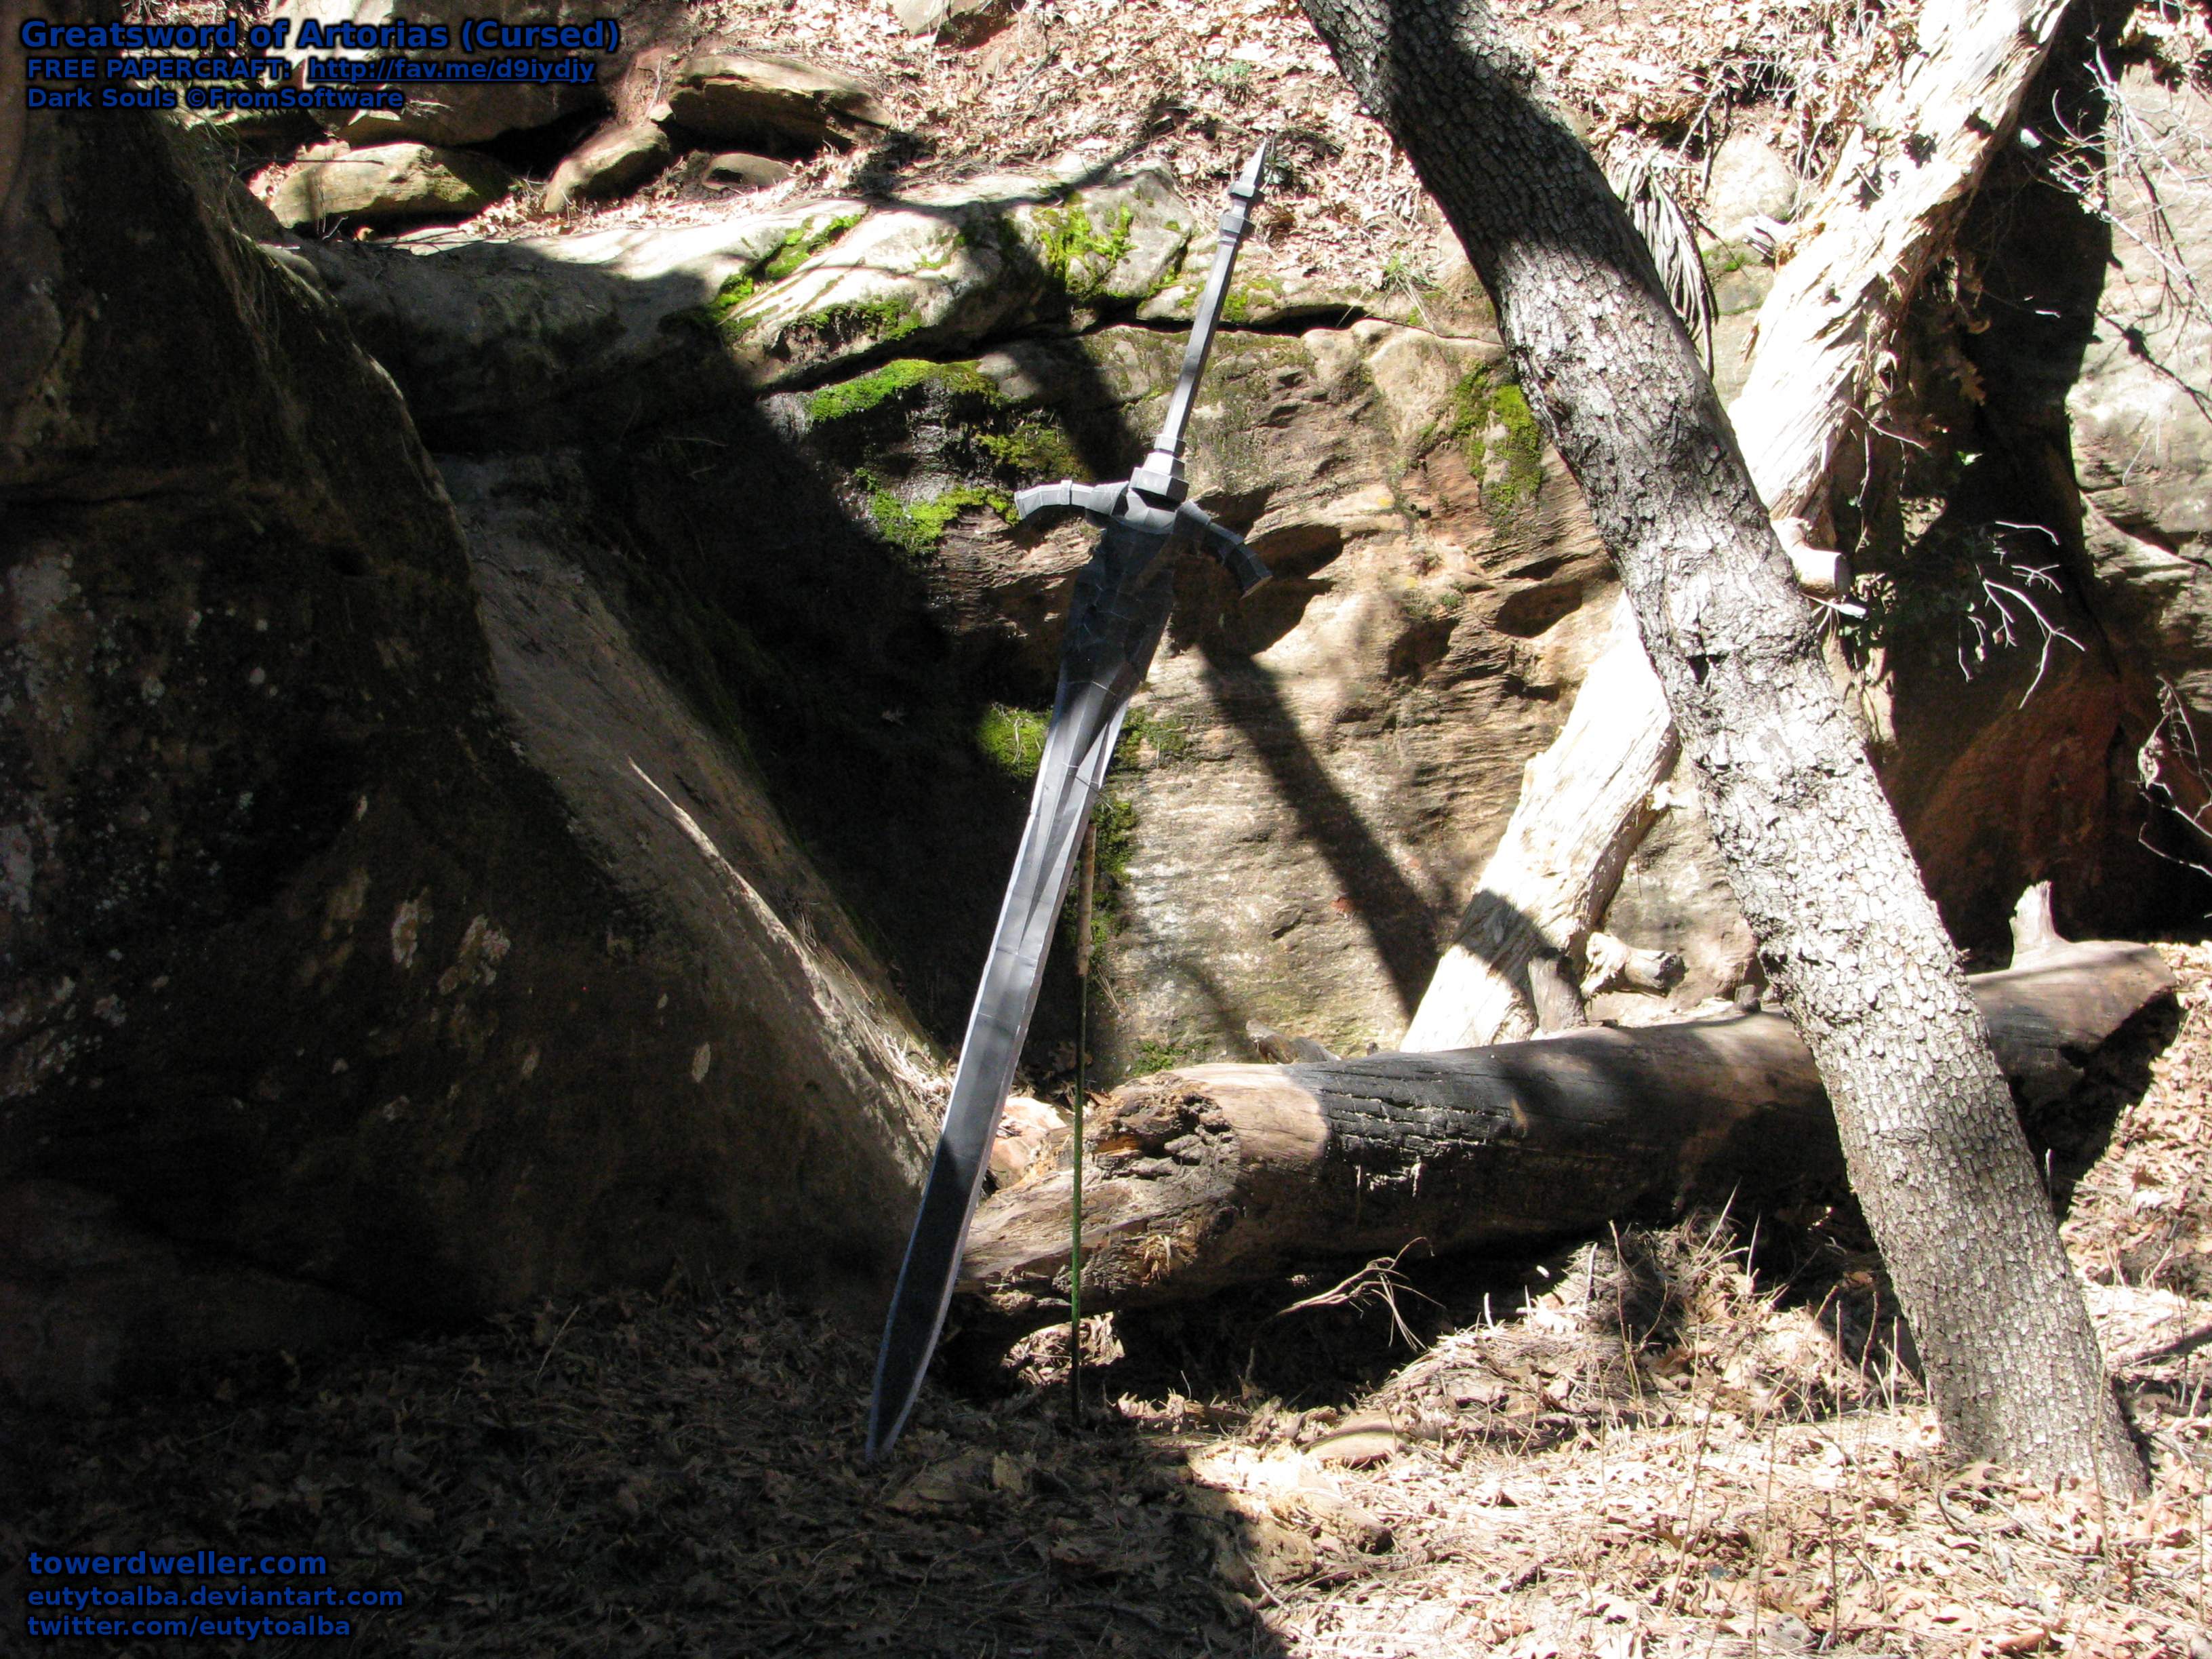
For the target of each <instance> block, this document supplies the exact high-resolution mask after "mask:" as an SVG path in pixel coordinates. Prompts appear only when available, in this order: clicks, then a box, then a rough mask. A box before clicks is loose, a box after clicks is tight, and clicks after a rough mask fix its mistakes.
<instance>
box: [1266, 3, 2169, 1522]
mask: <svg viewBox="0 0 2212 1659" xmlns="http://www.w3.org/2000/svg"><path fill="white" fill-rule="evenodd" d="M1307 9H1308V11H1309V13H1310V15H1311V16H1312V17H1313V19H1314V21H1315V22H1316V25H1317V26H1318V27H1320V29H1321V32H1322V34H1323V36H1324V37H1325V38H1326V39H1327V40H1328V43H1329V45H1330V46H1331V48H1332V49H1333V50H1334V52H1335V54H1336V58H1337V62H1338V64H1339V65H1340V67H1341V68H1342V70H1344V72H1345V74H1346V76H1347V78H1348V79H1349V80H1350V81H1351V82H1352V86H1353V88H1355V90H1356V91H1357V92H1358V94H1359V95H1360V97H1361V99H1362V100H1363V101H1364V103H1365V104H1366V106H1367V107H1368V108H1369V109H1370V111H1372V112H1374V113H1375V114H1376V115H1377V116H1378V117H1379V118H1381V119H1382V121H1383V125H1385V126H1386V127H1388V128H1389V130H1390V131H1391V132H1392V134H1393V135H1394V136H1395V137H1396V138H1397V140H1398V142H1399V143H1400V144H1401V146H1402V147H1403V148H1404V149H1405V150H1406V152H1407V155H1408V157H1409V158H1410V159H1411V160H1412V161H1413V166H1414V168H1415V170H1416V172H1418V173H1419V175H1420V177H1421V179H1422V181H1423V182H1424V183H1425V185H1427V186H1428V188H1429V191H1430V192H1431V194H1432V195H1433V196H1434V197H1436V199H1437V203H1438V204H1439V205H1441V206H1442V208H1443V211H1444V214H1445V216H1446V217H1447V219H1448V220H1449V222H1450V223H1451V225H1452V228H1453V229H1454V230H1455V231H1456V232H1457V233H1458V234H1459V239H1460V241H1461V243H1462V246H1464V247H1465V248H1466V250H1467V253H1468V258H1469V259H1470V260H1471V261H1472V262H1473V264H1474V268H1475V270H1476V271H1477V272H1478V273H1479V274H1480V276H1481V277H1482V279H1483V283H1484V285H1485V286H1486V288H1487V289H1489V290H1490V294H1491V296H1492V300H1493V301H1494V302H1495V303H1496V306H1497V307H1498V323H1499V328H1500V331H1501V332H1502V333H1503V335H1504V339H1505V343H1506V347H1507V349H1508V351H1509V352H1510V355H1511V357H1512V360H1513V363H1514V367H1515V368H1516V371H1517V372H1518V374H1519V378H1520V380H1521V384H1522V386H1523V387H1524V388H1525V389H1526V390H1527V392H1528V394H1529V401H1530V404H1531V405H1532V406H1533V407H1534V410H1535V411H1536V415H1537V418H1538V420H1539V421H1540V422H1541V424H1542V426H1543V428H1544V430H1545V433H1546V435H1547V437H1549V438H1550V439H1551V441H1552V442H1553V445H1554V446H1555V447H1557V449H1558V450H1559V454H1560V456H1561V458H1562V459H1564V460H1565V462H1566V465H1567V466H1568V468H1569V469H1570V470H1571V471H1572V472H1573V473H1574V475H1575V477H1576V478H1577V481H1578V482H1579V483H1581V485H1582V489H1583V495H1584V497H1585V499H1586V500H1587V501H1588V502H1589V508H1590V513H1591V517H1592V519H1593V520H1594V521H1595V524H1596V526H1597V529H1598V532H1599V534H1600V535H1601V537H1602V538H1604V540H1605V543H1606V544H1607V547H1608V549H1610V550H1611V551H1612V553H1613V558H1614V561H1615V562H1616V564H1617V566H1618V567H1619V569H1620V577H1621V582H1622V586H1624V587H1625V588H1626V591H1627V593H1628V597H1629V600H1630V603H1631V604H1632V605H1633V606H1634V607H1635V611H1636V618H1637V624H1638V629H1639V630H1640V631H1641V633H1642V635H1643V638H1644V648H1645V651H1646V652H1647V653H1648V654H1649V655H1650V659H1651V663H1652V666H1653V668H1654V669H1655V670H1656V672H1657V674H1658V677H1659V682H1660V684H1661V686H1662V689H1663V690H1664V691H1665V694H1666V698H1667V703H1668V708H1670V709H1671V710H1672V711H1673V713H1674V723H1675V726H1676V728H1677V730H1678V731H1679V732H1680V738H1681V742H1682V744H1683V749H1684V751H1685V752H1686V754H1687V755H1688V756H1689V757H1690V761H1691V763H1692V766H1693V767H1694V768H1695V769H1696V771H1697V773H1698V775H1699V781H1700V783H1701V786H1702V787H1703V789H1704V792H1705V798H1706V803H1707V813H1708V817H1710V819H1711V823H1712V827H1713V833H1714V838H1715V841H1716V842H1717V845H1718V847H1719V849H1720V852H1721V855H1722V857H1723V860H1725V862H1726V864H1727V866H1728V870H1729V878H1730V882H1731V884H1732V885H1733V886H1734V888H1735V896H1736V899H1737V902H1738V903H1739V904H1741V907H1742V908H1743V913H1744V916H1745V919H1746V920H1747V921H1748V922H1749V923H1750V925H1751V928H1752V932H1753V935H1754V936H1755V937H1756V938H1757V939H1758V940H1759V950H1760V955H1761V958H1762V961H1763V962H1764V963H1765V968H1766V970H1767V976H1768V978H1769V979H1770V981H1772V982H1773V984H1774V985H1775V986H1776V987H1777V988H1778V990H1779V992H1780V993H1781V995H1782V999H1783V1005H1784V1008H1785V1009H1786V1010H1787V1011H1788V1012H1789V1013H1790V1017H1791V1018H1792V1019H1793V1020H1794V1021H1795V1022H1796V1025H1797V1028H1798V1030H1800V1031H1801V1032H1802V1033H1803V1035H1804V1037H1805V1040H1806V1042H1807V1045H1808V1047H1809V1048H1810V1049H1811V1050H1812V1054H1813V1058H1814V1064H1815V1065H1816V1066H1817V1067H1818V1069H1819V1072H1820V1078H1821V1080H1822V1082H1823V1083H1824V1084H1825V1085H1826V1089H1827V1093H1828V1097H1829V1099H1830V1101H1831V1102H1832V1104H1833V1107H1834V1110H1835V1115H1836V1120H1837V1124H1838V1130H1839V1133H1840V1139H1841V1140H1842V1143H1843V1147H1844V1156H1845V1158H1846V1159H1847V1161H1848V1164H1849V1167H1850V1176H1851V1185H1852V1188H1853V1190H1854V1191H1855V1192H1856V1193H1857V1195H1858V1198H1859V1200H1860V1202H1861V1204H1862V1206H1863V1208H1864V1209H1865V1211H1866V1212H1867V1217H1868V1220H1869V1223H1870V1224H1871V1225H1872V1226H1873V1228H1874V1231H1875V1237H1876V1239H1877V1240H1878V1241H1879V1243H1881V1247H1882V1251H1883V1254H1884V1255H1885V1257H1886V1258H1887V1261H1888V1265H1889V1269H1890V1274H1891V1278H1892V1279H1893V1282H1894V1283H1895V1285H1896V1287H1897V1291H1898V1294H1899V1299H1900V1300H1901V1302H1902V1303H1903V1304H1904V1307H1905V1312H1906V1314H1907V1316H1909V1317H1910V1318H1911V1321H1912V1324H1913V1330H1914V1334H1915V1335H1916V1337H1917V1340H1918V1343H1919V1346H1920V1352H1921V1354H1922V1356H1923V1359H1924V1360H1925V1361H1926V1364H1927V1367H1928V1374H1929V1385H1930V1389H1931V1392H1932V1393H1933V1395H1934V1396H1935V1400H1936V1410H1937V1413H1938V1416H1939V1417H1940V1419H1941V1420H1942V1425H1943V1428H1944V1431H1945V1434H1946V1437H1947V1440H1948V1447H1949V1450H1950V1453H1951V1455H1953V1456H1954V1457H1960V1458H1973V1457H1987V1458H1990V1459H1993V1460H1996V1461H1999V1462H2006V1463H2010V1464H2013V1465H2015V1466H2017V1467H2020V1468H2024V1469H2026V1470H2027V1472H2029V1473H2030V1474H2033V1475H2034V1476H2037V1477H2038V1478H2041V1479H2045V1480H2050V1479H2053V1478H2055V1477H2057V1476H2060V1475H2070V1476H2076V1477H2081V1478H2085V1479H2092V1480H2096V1481H2098V1482H2099V1483H2100V1486H2102V1487H2103V1488H2104V1489H2105V1490H2106V1491H2107V1492H2112V1493H2113V1494H2115V1495H2117V1496H2132V1495H2134V1494H2136V1493H2138V1492H2141V1491H2142V1487H2143V1474H2142V1466H2141V1464H2140V1462H2139V1461H2138V1460H2137V1458H2136V1455H2135V1451H2134V1449H2133V1447H2132V1446H2131V1444H2130V1442H2129V1440H2128V1437H2127V1432H2126V1430H2125V1428H2124V1425H2122V1423H2121V1420H2120V1415H2119V1410H2118V1402H2117V1401H2115V1399H2114V1398H2113V1395H2112V1390H2111V1388H2110V1386H2109V1384H2108V1383H2107V1382H2106V1378H2105V1375H2104V1367H2103V1364H2102V1361H2101V1358H2100V1355H2099V1353H2098V1351H2097V1341H2096V1334H2095V1332H2094V1331H2093V1328H2091V1326H2090V1323H2089V1317H2088V1313H2087V1309H2086V1307H2085V1306H2084V1304H2083V1302H2082V1299H2081V1292H2080V1290H2079V1287H2078V1285H2076V1283H2075V1279H2074V1275H2073V1269H2072V1267H2071V1265H2070V1264H2069V1262H2068V1261H2067V1259H2066V1255H2065V1251H2064V1250H2063V1248H2062V1247H2061V1246H2060V1243H2059V1239H2058V1230H2057V1225H2055V1223H2054V1222H2053V1221H2052V1218H2051V1210H2050V1206H2049V1204H2048V1203H2047V1202H2046V1201H2045V1193H2044V1190H2043V1187H2042V1183H2041V1182H2040V1181H2039V1179H2038V1178H2037V1175H2036V1170H2035V1166H2034V1164H2033V1160H2032V1158H2030V1156H2029V1153H2028V1149H2027V1141H2026V1139H2024V1138H2023V1137H2022V1135H2021V1129H2020V1123H2019V1121H2018V1119H2017V1118H2016V1117H2015V1115H2014V1113H2013V1109H2012V1100H2011V1096H2010V1094H2009V1092H2008V1091H2007V1089H2006V1086H2005V1080H2004V1075H2003V1073H2002V1072H2001V1071H2000V1070H1999V1069H1998V1066H1997V1064H1996V1059H1995V1057H1994V1056H1993V1055H1992V1054H1991V1053H1990V1044H1989V1038H1988V1034H1987V1032H1986V1031H1985V1030H1984V1028H1983V1024H1982V1020H1981V1017H1980V1015H1979V1013H1978V1012H1977V1010H1976V1009H1975V1006H1974V1004H1973V1001H1972V997H1971V996H1970V995H1969V994H1968V992H1967V988H1966V976H1965V975H1963V974H1962V973H1961V972H1960V969H1959V965H1958V962H1957V959H1956V957H1955V956H1954V953H1953V951H1952V948H1951V945H1950V941H1949V939H1948V938H1946V936H1945V934H1944V931H1943V926H1942V921H1941V919H1940V918H1939V917H1938V916H1937V915H1936V907H1935V904H1934V903H1933V902H1932V901H1930V900H1929V897H1928V894H1927V891H1926V889H1925V888H1924V887H1923V884H1922V883H1921V881H1920V876H1919V872H1918V870H1917V868H1916V867H1915V866H1914V864H1913V860H1912V854H1911V849H1910V848H1908V847H1907V846H1906V845H1905V836H1904V832H1903V831H1902V829H1899V825H1898V822H1897V817H1896V814H1895V813H1894V812H1893V811H1891V809H1890V805H1889V802H1888V801H1887V799H1885V798H1884V796H1883V794H1882V793H1881V784H1880V782H1879V781H1878V780H1877V779H1876V778H1875V772H1874V767H1873V764H1872V763H1871V762H1870V761H1869V759H1868V757H1867V752H1866V749H1865V746H1864V744H1862V743H1861V742H1860V740H1859V737H1858V733H1857V730H1856V728H1855V727H1854V726H1852V724H1851V720H1850V715H1849V714H1848V713H1847V712H1846V710H1845V708H1844V702H1843V700H1842V698H1841V697H1840V696H1838V692H1837V690H1836V688H1835V686H1834V684H1832V681H1831V680H1830V678H1829V676H1828V671H1827V666H1826V662H1825V661H1824V660H1823V658H1822V654H1821V650H1820V623H1819V619H1818V618H1817V617H1816V616H1815V615H1814V610H1813V607H1812V605H1810V603H1809V602H1808V600H1807V599H1805V597H1804V596H1803V595H1802V593H1801V592H1799V591H1798V588H1797V584H1796V579H1795V576H1794V574H1793V572H1792V570H1791V568H1790V561H1789V559H1788V558H1787V556H1785V555H1784V551H1783V549H1782V546H1781V544H1780V543H1779V541H1778V539H1777V538H1776V536H1775V532H1774V530H1773V527H1772V526H1771V525H1770V524H1769V523H1768V521H1767V517H1766V513H1765V508H1764V507H1762V506H1761V505H1760V502H1759V493H1758V490H1757V489H1756V487H1755V486H1754V485H1753V482H1752V478H1751V475H1750V472H1749V471H1748V470H1747V467H1746V465H1745V463H1744V459H1743V455H1742V453H1741V450H1740V449H1739V448H1738V447H1737V445H1736V441H1735V435H1734V432H1733V431H1732V429H1731V428H1730V427H1729V422H1728V417H1727V416H1726V414H1725V413H1724V412H1723V410H1722V408H1721V405H1720V399H1719V398H1718V397H1717V395H1716V393H1715V392H1714V391H1713V387H1712V383H1711V380H1709V379H1708V378H1707V377H1706V375H1705V371H1704V369H1703V368H1702V367H1701V366H1700V364H1699V359H1698V355H1697V352H1696V349H1695V348H1694V347H1692V344H1691V343H1690V340H1689V337H1688V336H1687V335H1686V333H1685V332H1684V331H1683V328H1682V325H1681V323H1680V320H1679V319H1677V318H1676V317H1675V315H1674V312H1673V310H1672V309H1671V308H1670V307H1668V303H1667V300H1666V297H1665V295H1664V294H1663V292H1662V289H1661V287H1660V283H1659V279H1658V276H1657V275H1656V272H1655V271H1654V270H1653V268H1652V264H1651V258H1650V253H1649V252H1648V251H1647V250H1646V249H1645V248H1644V246H1643V244H1642V242H1641V240H1639V239H1638V237H1637V235H1636V234H1635V232H1634V230H1633V228H1632V227H1631V226H1630V224H1629V223H1628V221H1627V218H1626V215H1625V214H1624V213H1623V211H1622V210H1621V208H1620V204H1619V203H1618V202H1617V201H1616V200H1615V199H1614V197H1613V194H1612V192H1611V191H1610V190H1608V189H1607V185H1606V183H1605V179H1604V177H1603V175H1602V174H1601V173H1600V172H1599V171H1598V168H1597V165H1596V163H1595V161H1593V160H1592V159H1591V158H1590V155H1589V152H1588V151H1587V150H1585V149H1583V145H1582V143H1581V142H1580V141H1579V140H1578V139H1577V138H1576V137H1575V136H1574V134H1573V133H1572V132H1571V131H1570V130H1569V129H1568V128H1567V126H1566V125H1565V124H1564V123H1563V122H1561V121H1560V120H1559V118H1558V117H1556V116H1555V115H1553V113H1552V112H1550V111H1549V110H1547V109H1546V108H1545V107H1543V106H1541V105H1540V104H1538V103H1537V102H1535V101H1534V100H1533V99H1532V97H1531V96H1530V92H1529V89H1530V88H1533V87H1534V85H1535V83H1536V78H1537V77H1536V74H1535V70H1534V66H1533V65H1532V64H1530V63H1529V61H1528V58H1526V57H1525V56H1524V55H1523V54H1522V52H1521V51H1520V50H1519V49H1518V47H1517V46H1515V45H1514V44H1513V43H1512V42H1511V41H1510V40H1508V39H1507V37H1506V36H1505V35H1504V33H1503V31H1502V30H1501V29H1500V28H1499V27H1498V24H1497V22H1496V21H1495V20H1494V19H1493V18H1492V16H1491V15H1490V14H1489V12H1488V11H1487V10H1486V9H1484V8H1483V7H1482V6H1481V4H1480V3H1479V0H1307ZM1902 150H1903V153H1902V155H1900V158H1899V160H1900V163H1901V164H1902V165H1903V166H1905V167H1911V166H1912V165H1915V163H1914V162H1913V161H1912V156H1913V155H1914V153H1915V152H1916V151H1917V152H1919V153H1920V154H1922V155H1930V154H1936V153H1940V147H1939V146H1938V145H1937V143H1936V138H1935V137H1934V136H1933V135H1931V136H1929V138H1928V139H1927V141H1926V142H1925V143H1914V142H1912V141H1911V140H1908V141H1907V142H1906V143H1905V144H1904V145H1903V147H1902ZM1890 187H1893V188H1905V187H1906V185H1905V183H1904V182H1903V181H1901V180H1900V181H1899V182H1896V183H1894V184H1893V185H1891V186H1890Z"/></svg>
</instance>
